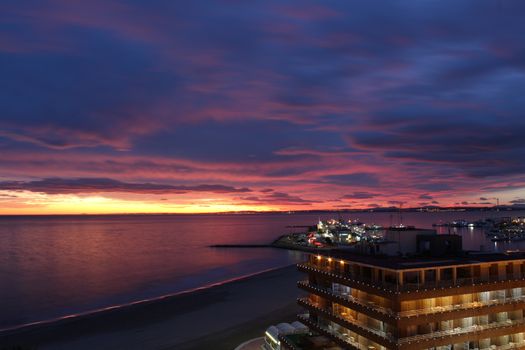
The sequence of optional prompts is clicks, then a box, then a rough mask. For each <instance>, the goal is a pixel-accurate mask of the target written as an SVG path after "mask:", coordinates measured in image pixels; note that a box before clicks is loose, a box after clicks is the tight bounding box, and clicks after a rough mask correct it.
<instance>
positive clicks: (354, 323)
mask: <svg viewBox="0 0 525 350" xmlns="http://www.w3.org/2000/svg"><path fill="white" fill-rule="evenodd" d="M298 302H299V304H302V305H303V306H305V307H307V308H309V309H311V310H314V311H316V312H319V313H322V314H325V315H328V316H330V317H332V318H334V319H336V320H337V321H339V322H345V323H347V324H351V325H352V326H354V327H355V328H357V329H359V330H361V331H362V332H365V334H369V333H372V334H374V335H376V336H379V337H381V338H383V339H384V340H386V341H388V342H390V343H395V342H396V338H394V337H393V336H392V335H391V334H390V333H387V332H384V331H381V330H378V329H375V328H371V327H369V326H368V325H367V324H366V323H364V322H361V321H359V320H356V319H355V318H352V317H346V316H345V315H338V314H335V313H334V312H332V310H329V309H326V308H321V307H320V306H319V305H317V304H314V303H312V302H310V301H309V300H308V299H306V298H300V299H298Z"/></svg>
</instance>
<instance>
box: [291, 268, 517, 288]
mask: <svg viewBox="0 0 525 350" xmlns="http://www.w3.org/2000/svg"><path fill="white" fill-rule="evenodd" d="M297 266H298V268H300V269H302V270H305V271H312V272H317V273H321V274H324V275H325V276H329V277H332V278H338V279H341V280H343V281H347V282H349V283H356V284H360V285H363V286H366V287H368V288H374V289H377V290H379V291H385V292H390V293H399V292H412V291H424V290H436V289H445V288H457V287H463V286H474V285H486V284H492V283H501V282H512V281H524V282H525V277H524V276H523V275H521V274H506V275H505V276H504V277H503V276H487V277H469V278H456V279H455V280H441V281H439V282H436V281H433V282H426V283H411V282H406V281H405V283H403V284H402V285H400V284H396V283H392V282H388V281H377V280H373V279H371V278H368V277H366V276H362V275H355V274H352V273H342V272H341V271H340V270H339V269H336V268H331V267H326V266H317V265H316V264H311V263H303V264H298V265H297Z"/></svg>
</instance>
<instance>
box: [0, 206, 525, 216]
mask: <svg viewBox="0 0 525 350" xmlns="http://www.w3.org/2000/svg"><path fill="white" fill-rule="evenodd" d="M520 210H525V205H523V204H513V205H499V206H496V205H495V206H490V207H481V206H474V207H473V206H453V207H440V206H422V207H410V208H399V207H394V206H392V207H374V208H355V209H352V208H344V209H312V210H304V209H303V210H268V211H251V210H249V211H225V212H208V213H99V214H91V213H89V214H88V213H85V214H83V213H80V214H8V215H4V214H0V218H20V217H22V218H26V217H97V216H98V217H108V216H210V215H268V214H276V215H281V214H325V213H326V214H328V213H399V212H403V213H416V212H431V213H435V212H466V211H468V212H506V211H520Z"/></svg>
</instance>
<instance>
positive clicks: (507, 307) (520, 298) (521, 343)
mask: <svg viewBox="0 0 525 350" xmlns="http://www.w3.org/2000/svg"><path fill="white" fill-rule="evenodd" d="M396 233H398V234H399V235H400V236H401V237H403V236H405V235H406V238H407V239H409V240H414V242H415V243H414V244H413V246H412V248H413V249H415V250H416V251H415V252H412V253H409V254H407V253H406V252H397V254H395V255H387V254H384V253H382V251H383V250H382V249H381V248H380V247H367V248H366V250H368V253H367V254H364V253H363V252H361V253H356V252H355V251H345V250H332V251H329V252H324V253H322V254H310V255H309V257H308V260H307V261H306V262H305V263H302V264H299V265H298V268H299V270H300V271H302V272H304V273H305V274H306V276H307V278H306V279H305V280H304V281H300V282H298V286H299V288H300V289H302V290H303V291H306V292H307V295H308V296H307V297H304V298H300V299H298V303H299V304H300V305H301V306H302V307H303V308H304V310H305V313H304V314H302V315H299V320H300V321H301V322H302V323H304V324H305V325H307V326H308V327H309V328H310V330H311V331H313V332H315V333H316V334H320V335H324V336H325V337H326V338H328V339H330V340H331V341H333V342H334V343H336V344H337V346H338V347H340V348H343V349H360V350H372V349H378V350H379V349H381V350H382V349H403V350H412V349H414V350H415V349H436V350H444V349H522V348H523V349H525V338H524V332H525V322H524V318H523V311H524V309H525V254H523V253H483V252H476V253H468V252H463V251H462V250H461V238H460V236H454V235H437V234H435V232H430V231H427V232H421V231H418V230H414V229H411V228H408V229H403V230H401V232H393V233H392V232H391V234H394V235H395V234H396ZM403 239H404V238H403ZM398 247H400V245H398ZM387 250H388V249H387ZM370 252H372V253H370ZM294 341H295V339H290V338H288V337H286V336H283V337H281V344H282V348H284V349H294V350H296V349H306V348H308V347H301V346H299V345H297V342H295V343H294Z"/></svg>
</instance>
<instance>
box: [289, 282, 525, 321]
mask: <svg viewBox="0 0 525 350" xmlns="http://www.w3.org/2000/svg"><path fill="white" fill-rule="evenodd" d="M297 284H298V285H299V286H300V287H303V288H304V289H307V290H310V291H313V292H317V293H320V294H325V295H330V296H331V297H333V298H335V299H338V300H340V301H343V302H348V303H353V304H357V305H359V306H361V307H362V308H365V309H368V310H373V311H375V312H377V313H380V314H382V315H385V316H390V317H392V318H401V317H417V316H426V315H432V314H440V313H445V312H451V311H463V310H472V309H477V308H482V307H487V306H498V305H508V304H517V303H523V302H525V296H523V295H522V296H517V297H506V298H505V299H492V300H488V301H475V302H470V303H462V304H454V305H446V306H433V307H430V308H424V309H417V310H408V311H401V312H394V311H392V310H391V309H389V308H385V307H382V306H379V305H377V304H375V303H374V302H370V301H364V300H361V299H358V298H355V297H353V296H351V295H349V294H346V293H338V292H336V291H334V290H333V289H331V288H321V287H318V286H314V285H312V284H310V283H309V282H308V281H300V282H297Z"/></svg>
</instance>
